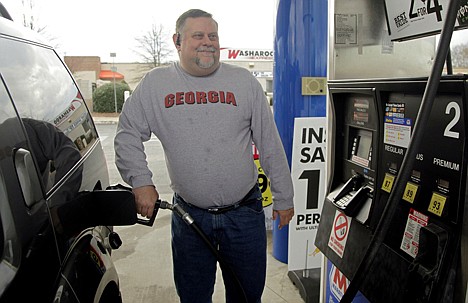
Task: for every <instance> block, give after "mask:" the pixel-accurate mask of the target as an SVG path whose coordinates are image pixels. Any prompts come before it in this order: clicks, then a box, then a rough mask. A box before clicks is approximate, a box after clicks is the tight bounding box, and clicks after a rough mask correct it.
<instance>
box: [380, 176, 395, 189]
mask: <svg viewBox="0 0 468 303" xmlns="http://www.w3.org/2000/svg"><path fill="white" fill-rule="evenodd" d="M394 181H395V176H394V175H391V174H388V173H386V174H385V178H384V180H383V183H382V189H383V190H384V191H386V192H387V193H390V192H391V191H392V187H393V182H394Z"/></svg>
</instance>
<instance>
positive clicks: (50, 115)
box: [0, 39, 97, 192]
mask: <svg viewBox="0 0 468 303" xmlns="http://www.w3.org/2000/svg"><path fill="white" fill-rule="evenodd" d="M2 52H3V54H2V56H0V70H1V72H2V75H3V77H4V81H5V84H6V87H7V89H8V91H9V93H10V94H11V97H12V99H13V101H14V103H15V106H16V109H17V111H18V113H19V115H20V117H21V119H22V121H23V123H24V127H25V129H26V132H27V134H28V137H29V141H30V143H31V147H32V151H33V152H34V155H35V159H36V163H37V166H38V170H39V171H40V173H41V176H42V181H43V185H44V187H45V191H46V192H47V191H48V190H50V189H51V188H52V187H53V186H54V185H55V184H56V183H57V182H59V181H60V179H61V178H62V177H63V176H64V175H65V174H66V173H67V172H68V171H69V170H70V169H71V168H72V167H73V166H74V165H75V164H76V163H77V162H78V161H79V159H80V158H81V157H82V156H83V155H84V154H85V153H86V152H87V151H88V150H89V149H90V147H91V145H92V144H93V143H94V142H95V141H96V137H97V135H96V130H95V128H94V125H93V123H92V120H91V117H90V115H89V112H88V109H87V107H86V104H85V102H84V100H83V98H82V97H81V94H80V92H79V90H78V89H77V86H76V85H75V83H74V82H73V79H72V78H71V76H70V74H69V73H68V71H67V69H66V68H65V67H64V65H63V63H62V61H61V60H60V59H59V58H58V56H57V54H56V53H55V52H54V51H53V50H52V49H48V48H45V47H41V46H38V45H33V44H26V43H20V42H18V41H15V40H9V39H2ZM8 54H14V56H13V55H11V56H9V55H8ZM77 151H78V152H77Z"/></svg>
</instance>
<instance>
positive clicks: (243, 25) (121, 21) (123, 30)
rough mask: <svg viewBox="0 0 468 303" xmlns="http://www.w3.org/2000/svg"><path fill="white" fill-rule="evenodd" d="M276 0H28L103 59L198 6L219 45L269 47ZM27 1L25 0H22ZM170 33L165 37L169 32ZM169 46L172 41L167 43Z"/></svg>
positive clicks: (62, 40) (61, 48)
mask: <svg viewBox="0 0 468 303" xmlns="http://www.w3.org/2000/svg"><path fill="white" fill-rule="evenodd" d="M0 1H1V2H2V3H3V5H4V6H5V7H6V8H7V10H8V11H9V12H10V14H11V15H12V17H13V19H14V20H15V21H16V22H19V23H22V14H23V8H22V5H21V2H22V1H20V0H0ZM277 1H278V0H235V1H222V0H165V1H162V0H152V1H148V0H131V1H115V0H79V1H71V0H33V3H34V5H35V8H34V11H35V13H34V15H35V17H36V18H37V19H38V20H37V24H38V25H39V26H40V27H44V26H45V27H46V32H47V34H48V36H49V37H53V38H55V40H54V41H53V42H52V44H53V45H56V46H57V51H58V53H59V54H60V55H62V56H64V55H67V56H99V57H101V61H102V62H112V58H111V57H110V53H116V55H117V56H116V58H115V62H134V61H138V59H139V58H138V56H137V55H136V54H135V50H137V45H138V43H137V42H136V41H135V38H136V37H141V36H143V35H144V34H146V33H147V32H148V31H149V30H150V29H151V25H152V24H156V25H159V24H162V26H163V27H164V28H165V29H166V30H167V31H168V33H170V36H171V35H172V33H174V31H175V21H176V19H177V18H178V17H179V15H180V14H182V13H183V12H184V11H186V10H188V9H191V8H200V9H203V10H206V11H208V12H210V13H212V14H213V17H214V18H215V19H216V20H217V21H218V23H219V36H220V42H221V47H232V48H243V49H246V48H249V49H268V50H272V49H273V41H274V26H275V24H276V21H275V17H276V16H275V14H276V5H277ZM26 2H27V1H26ZM170 36H169V37H170ZM467 37H468V35H467V30H464V31H463V32H460V31H458V32H455V33H454V35H453V38H452V42H453V44H459V43H466V42H468V38H467ZM171 46H172V45H171Z"/></svg>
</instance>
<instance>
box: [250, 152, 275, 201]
mask: <svg viewBox="0 0 468 303" xmlns="http://www.w3.org/2000/svg"><path fill="white" fill-rule="evenodd" d="M254 162H255V164H257V169H258V185H259V187H260V190H261V192H262V197H263V207H267V206H269V205H271V204H272V203H273V196H272V194H271V189H270V180H268V178H267V176H266V175H265V173H264V172H263V169H262V167H261V166H260V161H259V160H258V159H256V160H254Z"/></svg>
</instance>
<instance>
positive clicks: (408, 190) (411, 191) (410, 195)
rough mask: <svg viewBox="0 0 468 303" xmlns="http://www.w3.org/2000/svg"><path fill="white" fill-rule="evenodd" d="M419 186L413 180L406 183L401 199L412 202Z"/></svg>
mask: <svg viewBox="0 0 468 303" xmlns="http://www.w3.org/2000/svg"><path fill="white" fill-rule="evenodd" d="M418 188H419V186H418V185H417V184H414V183H413V182H408V183H406V187H405V193H404V194H403V200H405V201H407V202H409V203H413V202H414V199H415V197H416V193H417V192H418Z"/></svg>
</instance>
